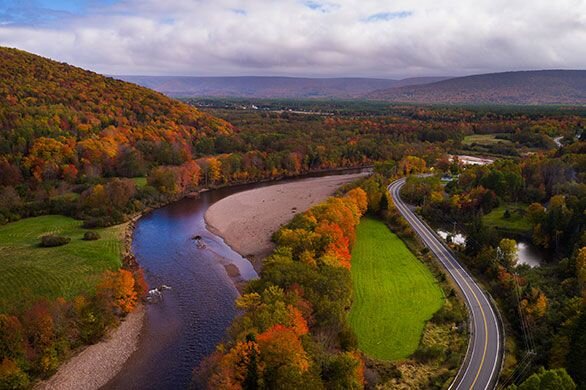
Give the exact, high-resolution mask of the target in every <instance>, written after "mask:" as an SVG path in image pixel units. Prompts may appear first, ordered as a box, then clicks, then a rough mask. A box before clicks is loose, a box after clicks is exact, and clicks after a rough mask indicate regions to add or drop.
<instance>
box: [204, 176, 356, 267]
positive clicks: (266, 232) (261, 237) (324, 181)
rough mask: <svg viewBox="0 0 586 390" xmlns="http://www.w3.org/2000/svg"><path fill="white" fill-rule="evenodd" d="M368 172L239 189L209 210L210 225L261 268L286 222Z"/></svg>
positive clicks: (207, 217) (213, 230) (232, 246)
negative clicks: (239, 190)
mask: <svg viewBox="0 0 586 390" xmlns="http://www.w3.org/2000/svg"><path fill="white" fill-rule="evenodd" d="M364 175H366V173H355V174H349V175H338V176H325V177H320V178H309V179H304V180H300V181H297V182H294V183H284V184H275V185H271V186H268V187H262V188H257V189H254V190H249V191H243V192H239V193H236V194H234V195H231V196H228V197H226V198H224V199H222V200H220V201H219V202H217V203H215V204H213V205H212V206H211V207H210V208H209V209H208V210H207V212H206V213H205V220H206V224H207V228H208V229H209V230H210V231H211V232H212V233H214V234H216V235H218V236H220V237H222V238H223V239H224V241H225V242H226V243H227V244H228V245H229V246H230V247H231V248H232V249H234V250H235V251H236V252H238V253H240V254H241V255H242V256H244V257H246V258H248V259H249V260H250V261H251V262H252V264H253V266H254V268H255V269H256V270H257V272H258V271H259V270H260V264H261V261H262V259H263V258H264V257H266V256H267V255H268V254H270V252H271V251H272V249H273V247H274V245H273V243H272V242H271V236H272V234H273V233H274V232H275V231H277V230H278V229H279V227H280V226H281V225H282V224H284V223H287V222H289V221H290V220H291V218H293V216H294V215H295V214H297V213H301V212H304V211H305V210H307V209H309V208H310V207H311V206H313V205H315V204H316V203H319V202H321V201H323V200H325V199H326V198H327V197H328V196H331V195H333V193H334V192H335V191H336V190H337V189H338V188H339V187H340V186H342V185H344V184H347V183H349V182H352V181H354V180H356V179H358V178H360V177H363V176H364Z"/></svg>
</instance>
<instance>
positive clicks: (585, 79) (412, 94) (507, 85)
mask: <svg viewBox="0 0 586 390" xmlns="http://www.w3.org/2000/svg"><path fill="white" fill-rule="evenodd" d="M363 97H364V98H367V99H373V100H383V101H389V102H395V103H422V104H438V103H444V104H527V105H539V104H586V70H577V69H576V70H574V69H572V70H563V69H552V70H527V71H511V72H498V73H485V74H478V75H470V76H464V77H455V78H451V79H448V80H441V81H438V82H434V83H429V84H425V85H416V86H404V87H399V88H387V89H381V90H378V91H374V92H372V93H368V94H366V95H364V96H363Z"/></svg>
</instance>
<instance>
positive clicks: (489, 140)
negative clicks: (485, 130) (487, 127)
mask: <svg viewBox="0 0 586 390" xmlns="http://www.w3.org/2000/svg"><path fill="white" fill-rule="evenodd" d="M496 136H497V135H496V134H473V135H467V136H465V137H464V140H463V141H462V144H464V145H472V144H478V145H495V144H498V143H503V144H509V145H512V144H513V143H512V142H511V141H510V140H508V139H498V138H496Z"/></svg>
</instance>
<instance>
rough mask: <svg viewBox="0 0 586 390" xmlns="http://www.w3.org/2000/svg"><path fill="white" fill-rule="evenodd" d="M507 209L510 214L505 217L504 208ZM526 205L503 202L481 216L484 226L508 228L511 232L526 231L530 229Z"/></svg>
mask: <svg viewBox="0 0 586 390" xmlns="http://www.w3.org/2000/svg"><path fill="white" fill-rule="evenodd" d="M507 209H509V212H510V213H511V216H510V217H509V218H505V217H504V215H505V210H507ZM526 213H527V205H525V204H516V205H515V204H504V205H501V206H499V207H497V208H496V209H493V210H492V211H491V212H490V213H488V214H486V215H485V216H484V217H483V218H482V222H483V223H484V225H485V226H486V227H494V228H497V229H503V230H509V231H512V232H518V233H526V232H529V231H531V222H529V220H528V219H527V216H526Z"/></svg>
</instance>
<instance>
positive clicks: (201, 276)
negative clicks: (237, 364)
mask: <svg viewBox="0 0 586 390" xmlns="http://www.w3.org/2000/svg"><path fill="white" fill-rule="evenodd" d="M359 171H360V170H353V171H345V172H341V173H345V174H350V173H356V172H359ZM329 175H331V173H329ZM321 176H326V174H322V175H321ZM294 180H303V179H293V180H288V181H294ZM279 183H283V181H282V182H279ZM271 184H276V183H274V182H273V183H260V184H251V185H243V186H238V187H231V188H224V189H219V190H214V191H209V192H203V193H202V194H201V195H200V197H198V198H196V199H183V200H181V201H179V202H176V203H173V204H171V205H169V206H166V207H163V208H160V209H157V210H155V211H153V212H151V213H149V214H147V215H145V216H144V217H142V218H141V219H140V220H139V221H138V222H137V224H136V229H135V232H134V238H133V242H132V248H133V251H134V254H135V256H136V258H137V260H138V262H139V264H140V265H141V266H142V267H143V268H144V269H145V273H146V279H147V282H148V284H149V286H150V287H151V288H153V287H157V286H159V285H161V284H166V285H168V286H171V288H172V289H171V290H170V291H164V300H163V302H161V303H158V304H152V305H147V312H146V316H145V324H144V328H143V331H142V334H141V338H140V341H139V345H138V350H137V351H136V352H135V353H134V354H133V355H132V356H131V357H130V359H129V360H128V361H127V363H126V364H125V366H124V368H123V369H122V371H121V372H120V373H119V374H118V375H117V376H116V377H115V378H114V379H113V380H112V381H110V382H109V383H108V384H107V385H106V386H105V387H104V388H105V389H125V390H126V389H141V390H146V389H184V388H187V387H188V386H189V383H190V381H191V375H192V370H193V368H194V367H195V366H196V365H197V364H198V363H199V362H200V361H201V359H202V358H203V357H205V356H207V355H208V354H210V353H211V352H213V351H214V349H215V346H216V344H217V343H218V342H220V341H221V340H222V339H223V338H224V336H225V334H226V329H227V328H228V326H229V325H230V323H231V321H232V319H233V318H234V316H235V315H236V309H235V307H234V300H235V299H236V297H237V296H238V292H237V290H236V288H235V287H234V283H233V281H232V280H231V279H230V277H229V276H228V274H227V272H226V270H225V268H224V265H226V264H234V265H236V266H237V267H238V269H239V270H240V274H241V275H242V277H243V279H247V280H248V279H251V278H254V277H256V276H257V275H256V272H255V271H254V269H253V267H252V265H251V264H250V262H249V261H248V260H246V259H244V258H243V257H242V256H240V255H239V254H238V253H236V252H234V251H233V250H232V249H231V248H230V247H229V246H228V245H226V244H225V243H224V241H223V240H222V239H221V238H220V237H218V236H216V235H214V234H213V233H211V232H209V231H208V230H207V229H206V226H205V220H204V215H205V212H206V210H207V209H208V208H209V207H210V206H211V205H212V204H213V203H215V202H217V201H219V200H220V199H222V198H224V197H227V196H229V195H232V194H234V193H236V192H240V191H244V190H248V189H253V188H259V187H263V186H267V185H271ZM196 235H200V236H201V237H202V240H203V242H204V243H205V244H206V247H205V248H204V249H199V248H197V247H196V243H195V241H194V240H193V239H192V238H193V237H194V236H196Z"/></svg>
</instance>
